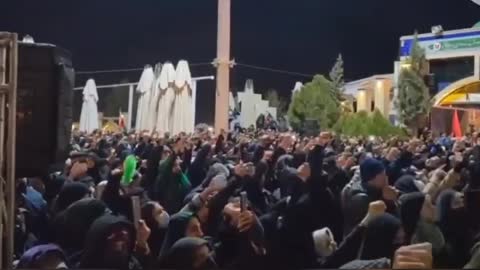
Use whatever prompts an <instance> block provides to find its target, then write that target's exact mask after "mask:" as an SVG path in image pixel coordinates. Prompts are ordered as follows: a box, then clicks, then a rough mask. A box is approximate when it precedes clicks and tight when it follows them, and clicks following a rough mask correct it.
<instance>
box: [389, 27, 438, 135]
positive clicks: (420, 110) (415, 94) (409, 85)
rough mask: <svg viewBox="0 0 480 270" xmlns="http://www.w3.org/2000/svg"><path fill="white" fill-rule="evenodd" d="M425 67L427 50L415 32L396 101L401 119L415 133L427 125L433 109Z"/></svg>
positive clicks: (400, 77) (400, 78)
mask: <svg viewBox="0 0 480 270" xmlns="http://www.w3.org/2000/svg"><path fill="white" fill-rule="evenodd" d="M425 67H426V59H425V50H424V49H423V48H421V47H420V45H419V44H418V37H417V33H415V37H414V40H413V44H412V48H411V50H410V55H409V56H408V57H407V59H406V60H405V62H404V65H403V68H402V69H401V71H400V75H399V78H398V96H397V99H396V102H395V106H396V107H397V111H398V113H399V119H400V121H401V122H402V123H403V124H405V125H406V126H407V127H408V128H409V129H410V131H412V132H413V133H414V134H417V131H418V129H419V128H421V127H422V126H423V125H425V119H426V116H427V115H428V113H429V112H430V109H431V100H430V93H429V89H428V87H427V85H426V84H425V81H424V80H423V75H424V74H425Z"/></svg>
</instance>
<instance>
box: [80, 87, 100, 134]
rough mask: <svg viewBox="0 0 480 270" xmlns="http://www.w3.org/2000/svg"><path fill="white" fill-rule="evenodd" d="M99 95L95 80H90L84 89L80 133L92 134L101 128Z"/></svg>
mask: <svg viewBox="0 0 480 270" xmlns="http://www.w3.org/2000/svg"><path fill="white" fill-rule="evenodd" d="M97 102H98V93H97V86H96V85H95V81H94V80H93V79H89V80H88V81H87V84H86V85H85V88H83V104H82V112H81V114H80V131H83V132H87V133H92V132H93V131H94V130H95V129H98V128H99V123H98V108H97Z"/></svg>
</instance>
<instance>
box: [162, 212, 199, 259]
mask: <svg viewBox="0 0 480 270" xmlns="http://www.w3.org/2000/svg"><path fill="white" fill-rule="evenodd" d="M193 217H194V215H193V213H191V212H185V211H182V212H178V213H176V214H175V215H173V216H172V217H171V218H170V224H169V225H168V230H167V234H166V235H165V240H164V241H163V245H162V249H161V250H160V258H164V257H165V256H166V255H167V254H168V252H169V251H170V248H171V247H172V246H173V244H174V243H175V242H176V241H178V240H179V239H181V238H183V237H185V231H186V230H187V226H188V223H189V222H190V220H191V219H192V218H193Z"/></svg>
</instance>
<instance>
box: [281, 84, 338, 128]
mask: <svg viewBox="0 0 480 270" xmlns="http://www.w3.org/2000/svg"><path fill="white" fill-rule="evenodd" d="M331 89H332V83H331V82H330V81H329V80H327V79H326V78H325V77H324V76H322V75H317V76H315V77H314V78H313V81H311V82H309V83H307V84H306V85H305V86H304V87H303V88H302V91H300V92H298V93H297V94H295V95H294V96H293V99H292V101H291V103H290V106H289V109H288V120H289V123H290V125H291V126H292V127H293V128H295V129H301V128H302V127H303V124H304V122H305V120H316V121H317V123H318V126H320V127H322V128H331V127H332V126H333V125H334V124H335V122H336V121H337V120H338V117H339V115H340V109H339V107H338V106H337V102H336V101H335V99H334V98H333V97H332V96H331V94H330V91H331Z"/></svg>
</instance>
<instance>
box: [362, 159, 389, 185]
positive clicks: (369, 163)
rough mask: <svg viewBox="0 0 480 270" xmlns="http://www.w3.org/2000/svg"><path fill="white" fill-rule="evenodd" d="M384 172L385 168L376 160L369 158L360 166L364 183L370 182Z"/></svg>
mask: <svg viewBox="0 0 480 270" xmlns="http://www.w3.org/2000/svg"><path fill="white" fill-rule="evenodd" d="M383 172H385V166H383V163H382V162H380V161H378V160H376V159H374V158H367V159H365V160H364V161H363V162H362V164H360V176H361V178H362V182H369V181H371V180H373V179H374V178H375V177H376V176H377V175H379V174H381V173H383Z"/></svg>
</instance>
